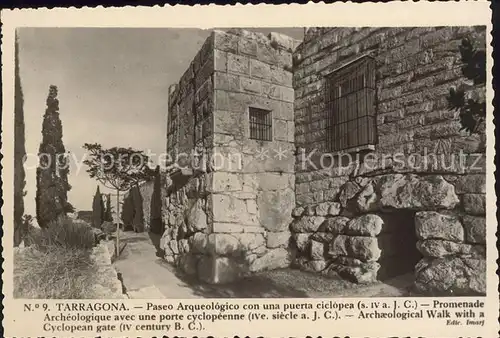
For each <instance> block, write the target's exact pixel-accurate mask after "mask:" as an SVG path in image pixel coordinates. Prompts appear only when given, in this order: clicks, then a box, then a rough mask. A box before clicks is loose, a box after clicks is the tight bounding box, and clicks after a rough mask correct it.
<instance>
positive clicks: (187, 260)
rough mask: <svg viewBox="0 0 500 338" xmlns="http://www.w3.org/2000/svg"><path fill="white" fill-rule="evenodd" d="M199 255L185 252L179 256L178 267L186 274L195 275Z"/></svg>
mask: <svg viewBox="0 0 500 338" xmlns="http://www.w3.org/2000/svg"><path fill="white" fill-rule="evenodd" d="M199 258H200V257H199V256H197V255H192V254H185V255H181V256H180V257H179V262H178V266H179V268H180V269H181V270H182V271H183V272H184V273H186V274H188V275H195V274H196V273H197V271H198V260H199Z"/></svg>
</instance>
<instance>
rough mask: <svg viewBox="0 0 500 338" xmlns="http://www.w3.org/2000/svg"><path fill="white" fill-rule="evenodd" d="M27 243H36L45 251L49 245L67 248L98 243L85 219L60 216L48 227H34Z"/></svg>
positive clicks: (87, 246)
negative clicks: (79, 219)
mask: <svg viewBox="0 0 500 338" xmlns="http://www.w3.org/2000/svg"><path fill="white" fill-rule="evenodd" d="M26 244H28V245H35V246H36V247H37V248H38V249H39V250H42V251H45V249H46V248H47V247H50V248H52V247H53V246H59V247H63V248H66V249H91V248H92V247H94V245H95V244H96V241H95V236H94V233H93V232H92V228H91V227H90V226H89V225H88V224H87V223H85V222H83V221H78V220H73V219H71V218H69V217H60V218H59V219H57V220H55V221H53V222H51V223H50V225H49V226H48V227H47V228H46V229H36V228H34V227H32V228H31V229H30V231H28V234H27V236H26Z"/></svg>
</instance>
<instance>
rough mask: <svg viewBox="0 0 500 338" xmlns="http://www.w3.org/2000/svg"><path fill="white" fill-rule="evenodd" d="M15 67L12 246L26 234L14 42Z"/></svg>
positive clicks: (21, 106)
mask: <svg viewBox="0 0 500 338" xmlns="http://www.w3.org/2000/svg"><path fill="white" fill-rule="evenodd" d="M14 48H15V65H14V73H15V74H14V76H15V77H14V246H18V245H19V244H21V241H22V240H23V237H24V235H25V234H26V232H27V230H28V229H27V227H26V223H25V222H23V214H24V196H25V194H26V193H25V191H24V188H25V187H26V173H25V172H24V160H25V158H26V148H25V135H24V96H23V88H22V86H21V78H20V75H19V46H18V40H17V33H16V40H15V46H14Z"/></svg>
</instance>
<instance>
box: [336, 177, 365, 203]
mask: <svg viewBox="0 0 500 338" xmlns="http://www.w3.org/2000/svg"><path fill="white" fill-rule="evenodd" d="M360 191H361V187H360V186H359V185H358V184H356V183H355V182H347V183H346V184H344V185H343V186H342V189H341V190H340V195H339V200H340V204H341V205H342V207H344V208H345V207H346V206H347V202H348V201H349V200H350V199H352V198H354V196H356V194H357V193H358V192H360Z"/></svg>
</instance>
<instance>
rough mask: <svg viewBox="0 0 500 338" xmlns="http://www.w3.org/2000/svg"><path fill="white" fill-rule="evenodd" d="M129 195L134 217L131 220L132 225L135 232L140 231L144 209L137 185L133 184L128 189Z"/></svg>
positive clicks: (142, 227) (142, 225) (142, 224)
mask: <svg viewBox="0 0 500 338" xmlns="http://www.w3.org/2000/svg"><path fill="white" fill-rule="evenodd" d="M130 195H132V201H133V203H134V219H133V221H132V227H133V228H134V231H135V232H142V231H143V230H144V210H143V208H142V202H143V200H142V195H141V190H140V189H139V185H135V186H134V187H132V189H130Z"/></svg>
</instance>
